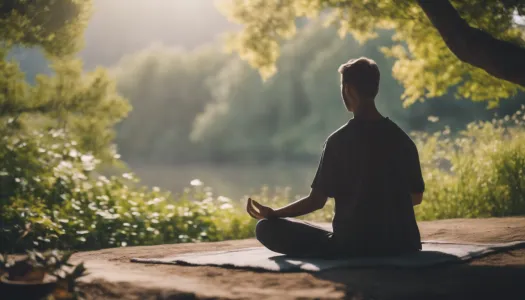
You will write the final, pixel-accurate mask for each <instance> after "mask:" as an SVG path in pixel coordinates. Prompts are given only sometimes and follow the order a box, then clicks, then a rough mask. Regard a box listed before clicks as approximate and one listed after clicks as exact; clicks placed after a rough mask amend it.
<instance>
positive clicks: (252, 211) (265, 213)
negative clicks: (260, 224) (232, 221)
mask: <svg viewBox="0 0 525 300" xmlns="http://www.w3.org/2000/svg"><path fill="white" fill-rule="evenodd" d="M246 211H247V212H248V214H249V215H250V216H252V218H254V219H257V220H260V219H267V218H270V217H273V214H274V211H273V209H272V208H270V207H268V206H265V205H262V204H260V203H259V202H257V201H255V200H252V198H248V203H247V204H246Z"/></svg>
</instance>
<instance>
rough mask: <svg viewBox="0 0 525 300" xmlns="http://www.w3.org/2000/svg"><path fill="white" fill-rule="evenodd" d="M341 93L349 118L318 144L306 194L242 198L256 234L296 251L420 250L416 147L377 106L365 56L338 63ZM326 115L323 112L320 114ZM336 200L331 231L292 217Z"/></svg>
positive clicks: (281, 249)
mask: <svg viewBox="0 0 525 300" xmlns="http://www.w3.org/2000/svg"><path fill="white" fill-rule="evenodd" d="M338 71H339V73H340V74H341V96H342V100H343V103H344V105H345V106H346V109H347V110H348V111H349V112H352V113H353V118H352V119H350V121H349V122H348V123H347V124H345V125H344V126H342V127H341V128H339V129H338V130H336V131H335V132H334V133H332V134H331V135H330V136H329V137H328V139H327V140H326V142H325V145H324V149H323V152H322V155H321V160H320V163H319V167H318V169H317V173H316V174H315V177H314V179H313V183H312V185H311V191H310V195H308V196H307V197H304V198H302V199H299V200H297V201H295V202H293V203H291V204H289V205H287V206H285V207H282V208H278V209H273V208H270V207H268V206H265V205H262V204H260V203H258V202H257V201H255V200H252V199H248V204H247V207H246V209H247V211H248V213H249V214H250V215H251V216H252V217H254V218H256V219H259V220H260V221H259V222H258V223H257V227H256V237H257V239H258V240H259V241H260V242H261V243H262V244H263V245H264V246H265V247H267V248H268V249H270V250H272V251H275V252H278V253H282V254H286V255H290V256H295V257H320V258H337V257H347V256H390V255H399V254H405V253H410V252H415V251H419V250H420V249H421V239H420V234H419V229H418V226H417V223H416V220H415V215H414V208H413V206H415V205H418V204H420V203H421V201H422V199H423V192H424V189H425V185H424V181H423V177H422V174H421V167H420V163H419V156H418V152H417V148H416V146H415V144H414V142H413V141H412V140H411V139H410V137H409V136H408V135H407V134H406V133H405V132H404V131H403V130H402V129H401V128H399V127H398V126H397V125H396V124H395V123H394V122H393V121H392V120H390V119H389V118H388V117H384V116H382V115H381V114H380V113H379V111H378V110H377V108H376V105H375V102H374V101H375V100H374V99H375V97H376V95H377V93H378V90H379V78H380V74H379V69H378V67H377V65H376V63H375V62H374V61H373V60H371V59H368V58H364V57H361V58H358V59H352V60H350V61H348V62H347V63H345V64H343V65H341V66H340V67H339V70H338ZM326 117H330V116H326ZM328 198H334V199H335V215H334V218H333V221H332V228H333V232H332V231H327V230H325V229H323V228H320V227H318V226H314V225H312V224H309V223H306V222H302V221H300V220H297V219H293V217H298V216H302V215H306V214H308V213H311V212H313V211H316V210H318V209H321V208H323V207H324V205H325V204H326V202H327V199H328Z"/></svg>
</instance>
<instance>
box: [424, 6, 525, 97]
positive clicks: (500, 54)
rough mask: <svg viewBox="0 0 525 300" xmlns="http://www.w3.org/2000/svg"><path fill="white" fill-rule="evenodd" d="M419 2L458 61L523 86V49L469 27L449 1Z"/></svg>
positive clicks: (524, 55) (524, 81)
mask: <svg viewBox="0 0 525 300" xmlns="http://www.w3.org/2000/svg"><path fill="white" fill-rule="evenodd" d="M418 4H419V6H420V7H421V8H422V9H423V11H424V12H425V14H426V15H427V17H428V18H429V19H430V21H431V22H432V24H433V25H434V27H436V29H437V30H438V31H439V34H440V35H441V37H442V38H443V40H444V41H445V43H446V45H447V46H448V48H449V49H450V50H451V51H452V53H454V54H455V55H456V56H457V57H458V58H459V59H460V60H461V61H463V62H465V63H468V64H471V65H473V66H475V67H478V68H481V69H483V70H485V71H487V72H488V73H489V74H491V75H492V76H494V77H497V78H501V79H504V80H507V81H510V82H513V83H516V84H519V85H521V86H523V87H525V48H522V47H520V46H518V45H516V44H513V43H510V42H506V41H502V40H499V39H496V38H494V37H493V36H492V35H490V34H489V33H487V32H485V31H483V30H480V29H478V28H474V27H471V26H470V25H469V24H468V23H467V22H466V21H465V20H463V19H462V18H461V16H460V15H459V13H458V12H457V11H456V9H455V8H454V6H452V4H451V3H450V1H448V0H418Z"/></svg>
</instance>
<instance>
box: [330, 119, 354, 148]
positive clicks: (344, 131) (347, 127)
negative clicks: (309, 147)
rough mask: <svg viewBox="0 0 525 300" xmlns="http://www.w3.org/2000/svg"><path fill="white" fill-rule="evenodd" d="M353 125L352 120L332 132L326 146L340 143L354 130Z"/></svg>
mask: <svg viewBox="0 0 525 300" xmlns="http://www.w3.org/2000/svg"><path fill="white" fill-rule="evenodd" d="M352 128H353V125H352V120H350V121H349V122H348V123H346V124H344V125H343V126H341V127H339V128H338V129H337V130H336V131H334V132H332V133H331V134H330V135H329V136H328V138H327V139H326V141H325V146H326V145H328V144H338V143H340V141H341V140H343V139H346V138H347V137H348V134H349V133H350V132H351V131H352Z"/></svg>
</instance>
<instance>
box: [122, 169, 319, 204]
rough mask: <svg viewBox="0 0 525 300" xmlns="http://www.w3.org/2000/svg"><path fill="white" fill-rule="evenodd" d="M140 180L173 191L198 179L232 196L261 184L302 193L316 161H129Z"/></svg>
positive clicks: (308, 181)
mask: <svg viewBox="0 0 525 300" xmlns="http://www.w3.org/2000/svg"><path fill="white" fill-rule="evenodd" d="M130 167H131V169H132V170H133V172H134V173H135V174H137V176H138V177H139V178H141V180H142V183H143V184H145V185H148V186H158V187H160V188H163V189H166V190H169V191H171V192H173V193H174V194H176V193H179V192H181V191H182V190H183V189H184V188H185V187H188V186H190V181H191V180H193V179H199V180H201V181H202V182H203V183H204V186H209V187H211V188H212V189H213V192H214V194H216V195H222V196H226V197H229V198H232V199H240V198H242V197H243V196H245V195H248V194H250V193H254V192H257V191H260V189H261V187H262V186H264V185H268V186H269V187H270V188H272V189H273V188H275V187H286V186H288V187H291V188H292V195H305V194H307V193H308V192H309V191H310V184H311V181H312V179H313V176H314V174H315V171H316V168H317V163H311V164H278V165H185V166H168V165H166V166H152V165H140V164H130Z"/></svg>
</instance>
